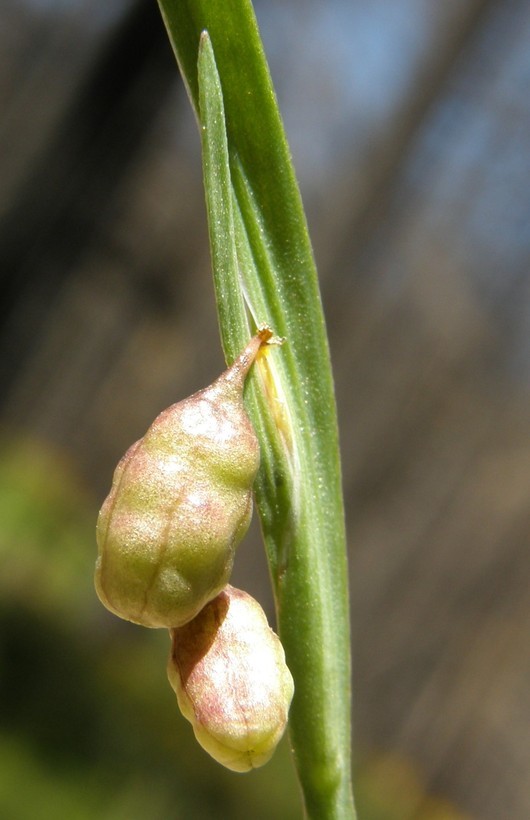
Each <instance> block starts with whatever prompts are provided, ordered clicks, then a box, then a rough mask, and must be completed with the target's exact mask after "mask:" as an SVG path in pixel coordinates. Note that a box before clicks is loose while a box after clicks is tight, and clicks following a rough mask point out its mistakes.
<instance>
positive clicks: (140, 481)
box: [95, 326, 272, 627]
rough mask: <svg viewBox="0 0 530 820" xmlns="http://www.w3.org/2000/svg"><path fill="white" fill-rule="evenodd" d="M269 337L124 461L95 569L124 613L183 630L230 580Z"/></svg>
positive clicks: (159, 422) (263, 331) (106, 511)
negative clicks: (257, 380) (259, 370)
mask: <svg viewBox="0 0 530 820" xmlns="http://www.w3.org/2000/svg"><path fill="white" fill-rule="evenodd" d="M271 336H272V332H271V330H270V329H269V328H268V327H265V326H264V327H263V328H260V330H259V331H258V333H257V335H256V336H254V337H253V338H252V339H251V341H250V342H249V344H248V345H247V347H246V348H245V350H244V351H243V352H242V353H241V354H240V355H239V357H238V358H237V359H236V360H235V362H234V363H233V364H232V366H231V367H229V368H228V370H226V371H225V372H224V373H223V374H222V375H221V376H220V377H219V378H218V379H217V380H216V381H215V382H214V383H213V384H212V385H211V386H210V387H207V388H205V389H204V390H201V391H199V392H198V393H195V394H194V395H193V396H190V397H189V398H187V399H184V401H181V402H178V404H174V405H172V406H171V407H169V408H168V409H167V410H164V411H163V412H162V413H160V415H159V416H158V417H157V418H156V419H155V421H154V422H153V424H152V425H151V427H150V428H149V429H148V431H147V433H146V434H145V436H144V437H143V438H142V439H140V440H139V441H137V442H136V443H135V444H133V445H132V447H130V448H129V450H128V451H127V452H126V453H125V455H124V456H123V458H122V459H121V461H120V463H119V464H118V466H117V468H116V471H115V473H114V478H113V483H112V488H111V490H110V493H109V495H108V496H107V498H106V500H105V502H104V504H103V506H102V508H101V511H100V514H99V519H98V525H97V541H98V547H99V555H98V559H97V562H96V573H95V585H96V591H97V593H98V595H99V598H100V599H101V601H102V603H103V604H104V605H105V606H106V607H107V608H108V609H110V610H111V611H112V612H114V613H115V614H116V615H119V616H120V617H122V618H125V619H126V620H129V621H133V622H135V623H138V624H142V625H143V626H151V627H175V626H180V625H182V624H184V623H186V622H187V621H189V620H190V619H191V618H193V617H194V616H195V615H196V614H197V613H198V612H199V611H200V610H201V609H202V607H203V606H204V605H205V604H206V603H207V602H208V601H210V600H211V599H212V598H214V597H215V596H216V595H217V594H218V593H219V592H220V591H221V590H222V589H223V587H224V586H225V585H226V583H227V582H228V579H229V577H230V573H231V571H232V563H233V559H234V552H235V548H236V546H237V544H238V543H239V541H240V540H241V538H242V537H243V535H244V534H245V532H246V531H247V529H248V525H249V523H250V518H251V515H252V495H251V490H252V484H253V482H254V478H255V476H256V472H257V470H258V466H259V445H258V440H257V438H256V434H255V433H254V430H253V428H252V425H251V423H250V419H249V418H248V416H247V414H246V412H245V408H244V405H243V386H244V381H245V377H246V375H247V373H248V370H249V368H250V366H251V365H252V363H253V361H254V359H255V357H256V355H257V353H258V350H259V349H260V347H261V345H262V344H264V343H265V342H268V341H269V340H270V339H271Z"/></svg>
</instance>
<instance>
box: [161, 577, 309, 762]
mask: <svg viewBox="0 0 530 820" xmlns="http://www.w3.org/2000/svg"><path fill="white" fill-rule="evenodd" d="M170 633H171V641H172V645H171V652H170V656H169V663H168V677H169V681H170V683H171V686H172V687H173V689H174V690H175V693H176V695H177V700H178V704H179V706H180V709H181V711H182V714H183V715H184V717H185V718H187V719H188V720H189V721H190V723H191V724H192V726H193V731H194V733H195V737H196V738H197V740H198V741H199V743H200V744H201V746H202V747H203V748H204V749H205V750H206V751H207V752H208V754H210V755H211V756H212V757H213V758H214V759H215V760H217V761H218V762H219V763H222V764H223V766H226V767H227V768H228V769H232V770H233V771H235V772H246V771H249V770H250V769H256V768H258V767H259V766H263V764H264V763H266V762H267V761H268V760H269V758H270V757H271V756H272V754H273V752H274V749H275V748H276V746H277V744H278V742H279V740H280V738H281V736H282V735H283V732H284V730H285V727H286V725H287V717H288V712H289V706H290V704H291V700H292V697H293V691H294V684H293V679H292V676H291V673H290V672H289V669H288V668H287V666H286V663H285V653H284V651H283V647H282V645H281V643H280V639H279V638H278V636H277V635H276V634H275V633H274V632H273V631H272V629H270V627H269V625H268V623H267V618H266V617H265V613H264V612H263V610H262V608H261V606H260V605H259V604H258V602H257V601H255V600H254V598H252V597H251V596H250V595H248V594H247V593H246V592H242V591H241V590H239V589H236V588H235V587H232V586H230V585H228V586H227V587H226V588H225V589H224V590H223V592H221V593H220V594H219V595H218V596H217V597H216V598H214V600H213V601H210V603H209V604H207V605H206V606H205V607H204V609H203V610H202V611H201V612H200V613H199V614H198V615H197V616H196V617H195V618H194V619H193V620H192V621H190V622H189V623H187V624H186V625H185V626H182V627H180V628H178V629H172V630H170Z"/></svg>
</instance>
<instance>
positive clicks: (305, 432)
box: [159, 0, 355, 820]
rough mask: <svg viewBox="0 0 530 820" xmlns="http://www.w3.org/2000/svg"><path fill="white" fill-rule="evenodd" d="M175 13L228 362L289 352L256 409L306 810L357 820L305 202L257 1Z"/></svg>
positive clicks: (172, 8)
mask: <svg viewBox="0 0 530 820" xmlns="http://www.w3.org/2000/svg"><path fill="white" fill-rule="evenodd" d="M159 4H160V7H161V10H162V15H163V17H164V21H165V24H166V27H167V30H168V33H169V37H170V40H171V43H172V45H173V48H174V51H175V54H176V57H177V60H178V62H179V65H180V68H181V71H182V74H183V77H184V79H185V82H186V85H187V87H188V90H189V94H190V98H191V101H192V104H193V106H194V108H195V111H196V113H197V117H198V120H199V124H200V129H201V138H202V146H203V170H204V180H205V190H206V202H207V212H208V222H209V229H210V242H211V248H212V262H213V272H214V284H215V290H216V299H217V305H218V313H219V322H220V327H221V336H222V340H223V346H224V349H225V354H226V356H227V359H228V360H229V361H232V360H233V358H234V357H235V354H236V353H237V351H238V350H240V349H241V348H242V347H243V346H244V344H245V343H246V341H247V340H248V337H249V334H250V332H251V326H253V325H256V324H258V323H259V322H263V321H265V322H267V323H268V324H270V325H271V327H272V328H273V330H274V332H275V333H277V334H280V335H282V336H285V337H286V340H287V341H286V344H285V345H284V346H283V347H281V348H271V349H270V350H269V351H268V353H267V355H265V356H261V357H260V360H259V361H258V363H257V364H256V366H255V368H254V372H253V373H252V375H251V377H250V378H249V385H248V389H247V395H246V399H247V405H248V408H249V412H250V413H251V416H252V419H253V422H254V425H255V427H256V431H257V433H258V436H259V438H260V444H261V453H262V462H261V467H260V471H259V475H258V479H257V481H256V486H255V493H256V502H257V507H258V511H259V514H260V520H261V525H262V530H263V535H264V540H265V545H266V549H267V555H268V560H269V565H270V568H271V576H272V579H273V584H274V591H275V598H276V604H277V614H278V628H279V632H280V636H281V639H282V642H283V644H284V646H285V650H286V656H287V662H288V665H289V667H290V669H291V672H292V673H293V677H294V680H295V696H294V699H293V704H292V707H291V714H290V720H289V723H290V732H291V739H292V744H293V750H294V756H295V761H296V766H297V771H298V775H299V779H300V783H301V785H302V791H303V794H304V801H305V807H306V812H307V815H308V816H309V817H311V818H315V820H317V819H318V820H332V819H333V818H337V819H338V818H341V820H351V818H354V817H355V810H354V806H353V798H352V790H351V751H350V636H349V612H348V589H347V578H348V573H347V563H346V542H345V530H344V512H343V504H342V489H341V477H340V465H339V456H338V435H337V422H336V409H335V400H334V393H333V383H332V376H331V367H330V362H329V352H328V345H327V337H326V332H325V324H324V318H323V314H322V307H321V303H320V296H319V290H318V282H317V276H316V270H315V266H314V261H313V256H312V251H311V246H310V242H309V237H308V232H307V226H306V222H305V217H304V213H303V209H302V204H301V200H300V195H299V191H298V187H297V183H296V179H295V176H294V171H293V169H292V165H291V161H290V156H289V151H288V146H287V143H286V140H285V134H284V131H283V126H282V123H281V119H280V115H279V112H278V108H277V104H276V100H275V97H274V92H273V89H272V85H271V81H270V76H269V72H268V68H267V64H266V60H265V57H264V54H263V48H262V45H261V41H260V38H259V33H258V29H257V25H256V21H255V18H254V14H253V11H252V6H251V4H250V2H248V0H159ZM205 30H207V31H208V34H205V33H203V32H204V31H205ZM199 46H200V48H199ZM214 52H215V56H214ZM198 53H199V60H198V68H197V54H198Z"/></svg>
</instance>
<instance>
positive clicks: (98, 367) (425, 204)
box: [0, 0, 530, 820]
mask: <svg viewBox="0 0 530 820" xmlns="http://www.w3.org/2000/svg"><path fill="white" fill-rule="evenodd" d="M256 13H257V16H258V20H259V23H260V26H261V29H262V35H263V38H264V41H265V46H266V50H267V53H268V56H269V59H270V63H271V71H272V75H273V79H274V82H275V84H276V88H277V91H278V96H279V101H280V106H281V109H282V112H283V115H284V119H285V124H286V128H287V132H288V137H289V140H290V143H291V147H292V151H293V156H294V162H295V166H296V169H297V173H298V176H299V180H300V184H301V187H302V193H303V197H304V201H305V204H306V208H307V213H308V219H309V223H310V229H311V233H312V237H313V241H314V248H315V254H316V258H317V263H318V267H319V271H320V276H321V284H322V294H323V300H324V305H325V311H326V315H327V320H328V326H329V334H330V344H331V350H332V356H333V364H334V373H335V380H336V387H337V398H338V406H339V416H340V422H341V442H342V458H343V472H344V489H345V494H346V509H347V523H348V540H349V549H350V573H351V594H352V624H353V637H354V689H355V703H354V713H355V748H356V780H357V791H358V802H359V808H360V816H361V820H465V818H468V819H469V818H476V819H477V820H501V818H502V820H505V818H510V820H526V819H527V818H528V817H530V777H529V776H528V773H529V771H530V698H529V696H528V689H529V678H530V653H529V646H530V640H529V638H530V554H529V549H528V537H529V532H530V6H529V4H528V3H527V2H526V0H444V2H443V3H442V2H438V0H372V2H368V1H367V0H325V2H324V0H320V1H319V0H257V2H256ZM0 111H1V115H0V180H1V183H0V281H1V290H2V293H1V299H0V312H1V325H0V568H1V571H0V633H1V640H0V710H1V717H0V816H1V817H2V818H6V820H29V818H32V820H48V818H49V820H57V818H61V819H62V818H68V820H78V819H79V820H85V818H86V820H93V819H94V818H98V820H100V819H101V818H103V820H121V819H122V818H123V820H147V818H149V820H168V819H169V818H171V819H172V820H173V818H178V820H180V819H181V818H183V819H185V820H188V818H200V820H203V818H204V820H209V819H210V818H212V820H213V818H219V817H222V818H227V820H232V818H235V820H238V819H239V818H248V817H249V816H250V817H252V818H255V819H256V820H265V819H266V818H272V817H274V818H280V820H284V819H285V820H290V818H300V817H301V811H300V805H299V796H298V791H297V785H296V781H295V778H294V774H293V770H292V765H291V763H290V760H289V752H288V748H287V744H286V743H284V744H283V745H282V746H281V748H280V749H279V750H278V752H277V754H276V756H275V757H274V759H273V761H272V762H271V763H270V764H269V765H268V766H267V767H265V768H264V769H263V770H260V771H258V772H255V773H252V774H251V775H247V776H240V775H234V774H232V773H230V772H226V771H224V770H222V769H221V768H220V767H219V766H217V765H216V764H215V763H213V762H212V761H211V760H210V759H209V758H208V757H207V755H206V754H205V753H204V752H203V751H202V750H201V749H200V748H199V747H198V746H197V745H196V744H195V742H194V740H193V736H192V731H191V728H190V726H189V725H188V724H187V722H186V721H185V720H184V719H183V718H182V717H181V716H180V714H179V713H178V709H177V706H176V702H175V698H174V695H173V693H172V691H171V689H170V688H169V685H168V683H167V681H166V675H165V664H166V654H167V650H168V641H167V637H166V636H165V634H162V633H160V632H158V631H156V632H155V631H148V630H142V629H140V628H139V627H134V626H132V625H129V624H126V623H124V622H120V621H119V620H118V619H116V618H113V617H112V616H111V615H110V614H108V613H107V612H106V611H105V610H104V609H103V608H102V607H101V605H100V604H99V602H98V601H97V599H96V597H95V593H94V591H93V586H92V571H93V564H94V559H95V552H96V547H95V539H94V526H95V518H96V514H97V509H98V507H99V506H100V504H101V502H102V500H103V498H104V496H105V495H106V493H107V491H108V488H109V486H110V480H111V475H112V471H113V469H114V466H115V464H116V463H117V461H118V459H119V458H120V456H121V455H122V453H123V452H124V451H125V449H126V448H127V447H128V446H129V444H130V443H131V442H132V441H134V440H136V439H137V438H139V437H140V436H141V435H143V433H144V431H145V429H146V428H147V426H148V425H149V424H150V422H151V421H152V419H153V418H154V416H155V415H156V414H157V413H158V412H159V411H160V410H161V409H163V408H164V407H165V406H167V405H169V404H170V403H172V402H173V401H176V400H178V399H180V398H182V397H184V396H186V395H188V394H189V393H191V392H193V391H195V390H196V389H198V388H200V387H202V386H204V385H206V384H208V383H209V382H210V381H211V380H212V379H213V378H214V377H215V376H216V375H218V373H219V372H220V371H221V369H222V368H223V360H222V355H221V350H220V344H219V339H218V330H217V325H216V316H215V306H214V302H213V294H212V288H211V284H210V263H209V253H208V243H207V235H206V227H205V221H206V220H205V211H204V204H203V191H202V183H201V171H200V154H199V140H198V136H197V133H196V126H195V123H194V120H193V116H192V114H191V109H190V106H189V103H188V101H187V98H186V96H185V92H184V90H183V87H182V84H181V82H180V79H179V76H178V72H177V69H176V66H175V64H174V61H173V57H172V54H171V51H170V48H169V45H168V43H167V39H166V35H165V32H164V29H163V27H162V24H161V20H160V17H159V13H158V10H157V7H156V3H155V2H154V0H105V1H104V0H90V2H88V0H4V2H3V4H2V10H1V12H0ZM234 582H235V583H236V584H237V585H239V586H243V587H245V588H246V589H248V590H249V591H250V592H251V593H252V594H254V595H255V596H256V597H258V598H259V599H260V601H261V602H262V603H263V605H264V606H265V608H266V609H267V611H268V613H269V616H270V618H271V619H273V618H274V615H273V609H272V601H271V595H270V591H269V583H268V576H267V568H266V564H265V561H264V558H263V555H262V549H261V546H260V543H259V534H258V530H257V527H256V526H254V528H253V530H252V532H251V535H250V536H249V537H248V538H247V539H246V541H245V543H244V545H242V547H241V548H240V551H239V553H238V559H237V567H236V574H235V578H234Z"/></svg>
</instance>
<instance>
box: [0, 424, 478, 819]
mask: <svg viewBox="0 0 530 820" xmlns="http://www.w3.org/2000/svg"><path fill="white" fill-rule="evenodd" d="M109 482H110V476H109ZM96 515H97V503H96V500H95V499H94V498H93V497H92V496H91V494H90V493H89V492H88V491H87V489H86V488H84V487H83V485H82V483H81V481H80V479H79V476H78V475H77V473H76V470H75V468H74V467H73V465H72V464H71V463H70V462H69V461H68V459H67V458H66V457H65V455H64V454H61V453H59V452H57V451H56V450H54V449H53V448H51V447H50V446H48V445H46V444H44V443H43V442H39V441H35V440H32V439H28V438H24V437H21V438H14V437H7V436H4V437H3V439H2V440H1V441H0V568H1V572H0V636H1V637H0V703H1V711H2V720H1V724H0V817H1V818H2V819H3V820H30V818H31V820H63V818H65V820H66V818H67V820H96V818H97V820H181V818H182V820H189V818H198V819H199V820H210V818H211V820H214V818H215V819H216V820H219V818H222V819H223V820H225V818H226V820H243V818H249V817H252V818H253V820H270V818H272V817H274V818H279V820H291V818H292V820H295V818H296V820H298V818H300V817H301V809H300V799H299V793H298V784H297V781H296V778H295V774H294V769H293V766H292V762H291V760H290V753H289V749H288V741H287V740H285V739H284V741H283V742H282V743H281V744H280V747H279V748H278V750H277V752H276V754H275V755H274V757H273V759H272V760H271V761H270V763H268V764H267V765H266V766H265V767H264V768H263V769H259V770H258V771H256V772H252V773H250V774H245V775H238V774H234V773H232V772H229V771H227V770H225V769H223V768H222V767H221V766H219V765H218V764H216V763H215V762H214V761H213V760H211V759H210V758H209V757H208V755H207V754H206V753H205V752H204V751H203V750H202V749H201V748H200V747H199V746H198V744H197V743H196V742H195V739H194V737H193V733H192V730H191V727H190V725H189V724H188V723H187V721H185V720H184V718H183V717H182V716H181V715H180V713H179V711H178V707H177V704H176V699H175V697H174V695H173V692H172V691H171V689H170V687H169V684H168V682H167V679H166V658H167V652H168V650H169V641H168V638H167V636H166V633H165V630H149V629H142V628H141V627H137V626H133V625H132V624H128V623H126V622H124V621H120V620H119V619H118V618H115V617H113V616H112V615H110V614H109V613H108V612H107V611H106V610H105V609H104V608H103V607H102V606H101V604H100V603H99V601H98V600H97V598H96V595H95V592H94V587H93V581H92V576H93V568H94V561H95V556H96V545H95V535H94V529H95V521H96ZM357 796H358V804H359V810H360V817H361V818H362V820H464V818H463V815H461V814H460V813H458V812H457V811H456V810H455V809H454V808H453V807H451V806H450V805H448V804H446V803H443V802H441V801H437V800H434V799H432V798H430V797H428V796H427V795H426V794H425V791H424V789H423V788H422V786H421V783H420V781H419V779H418V777H417V774H416V772H415V771H414V769H412V768H411V767H410V765H408V764H407V763H406V762H404V761H403V760H402V759H401V758H399V757H388V756H381V755H380V756H377V757H375V758H372V759H370V760H366V761H365V762H364V763H363V764H362V765H361V766H360V767H359V771H358V777H357Z"/></svg>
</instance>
